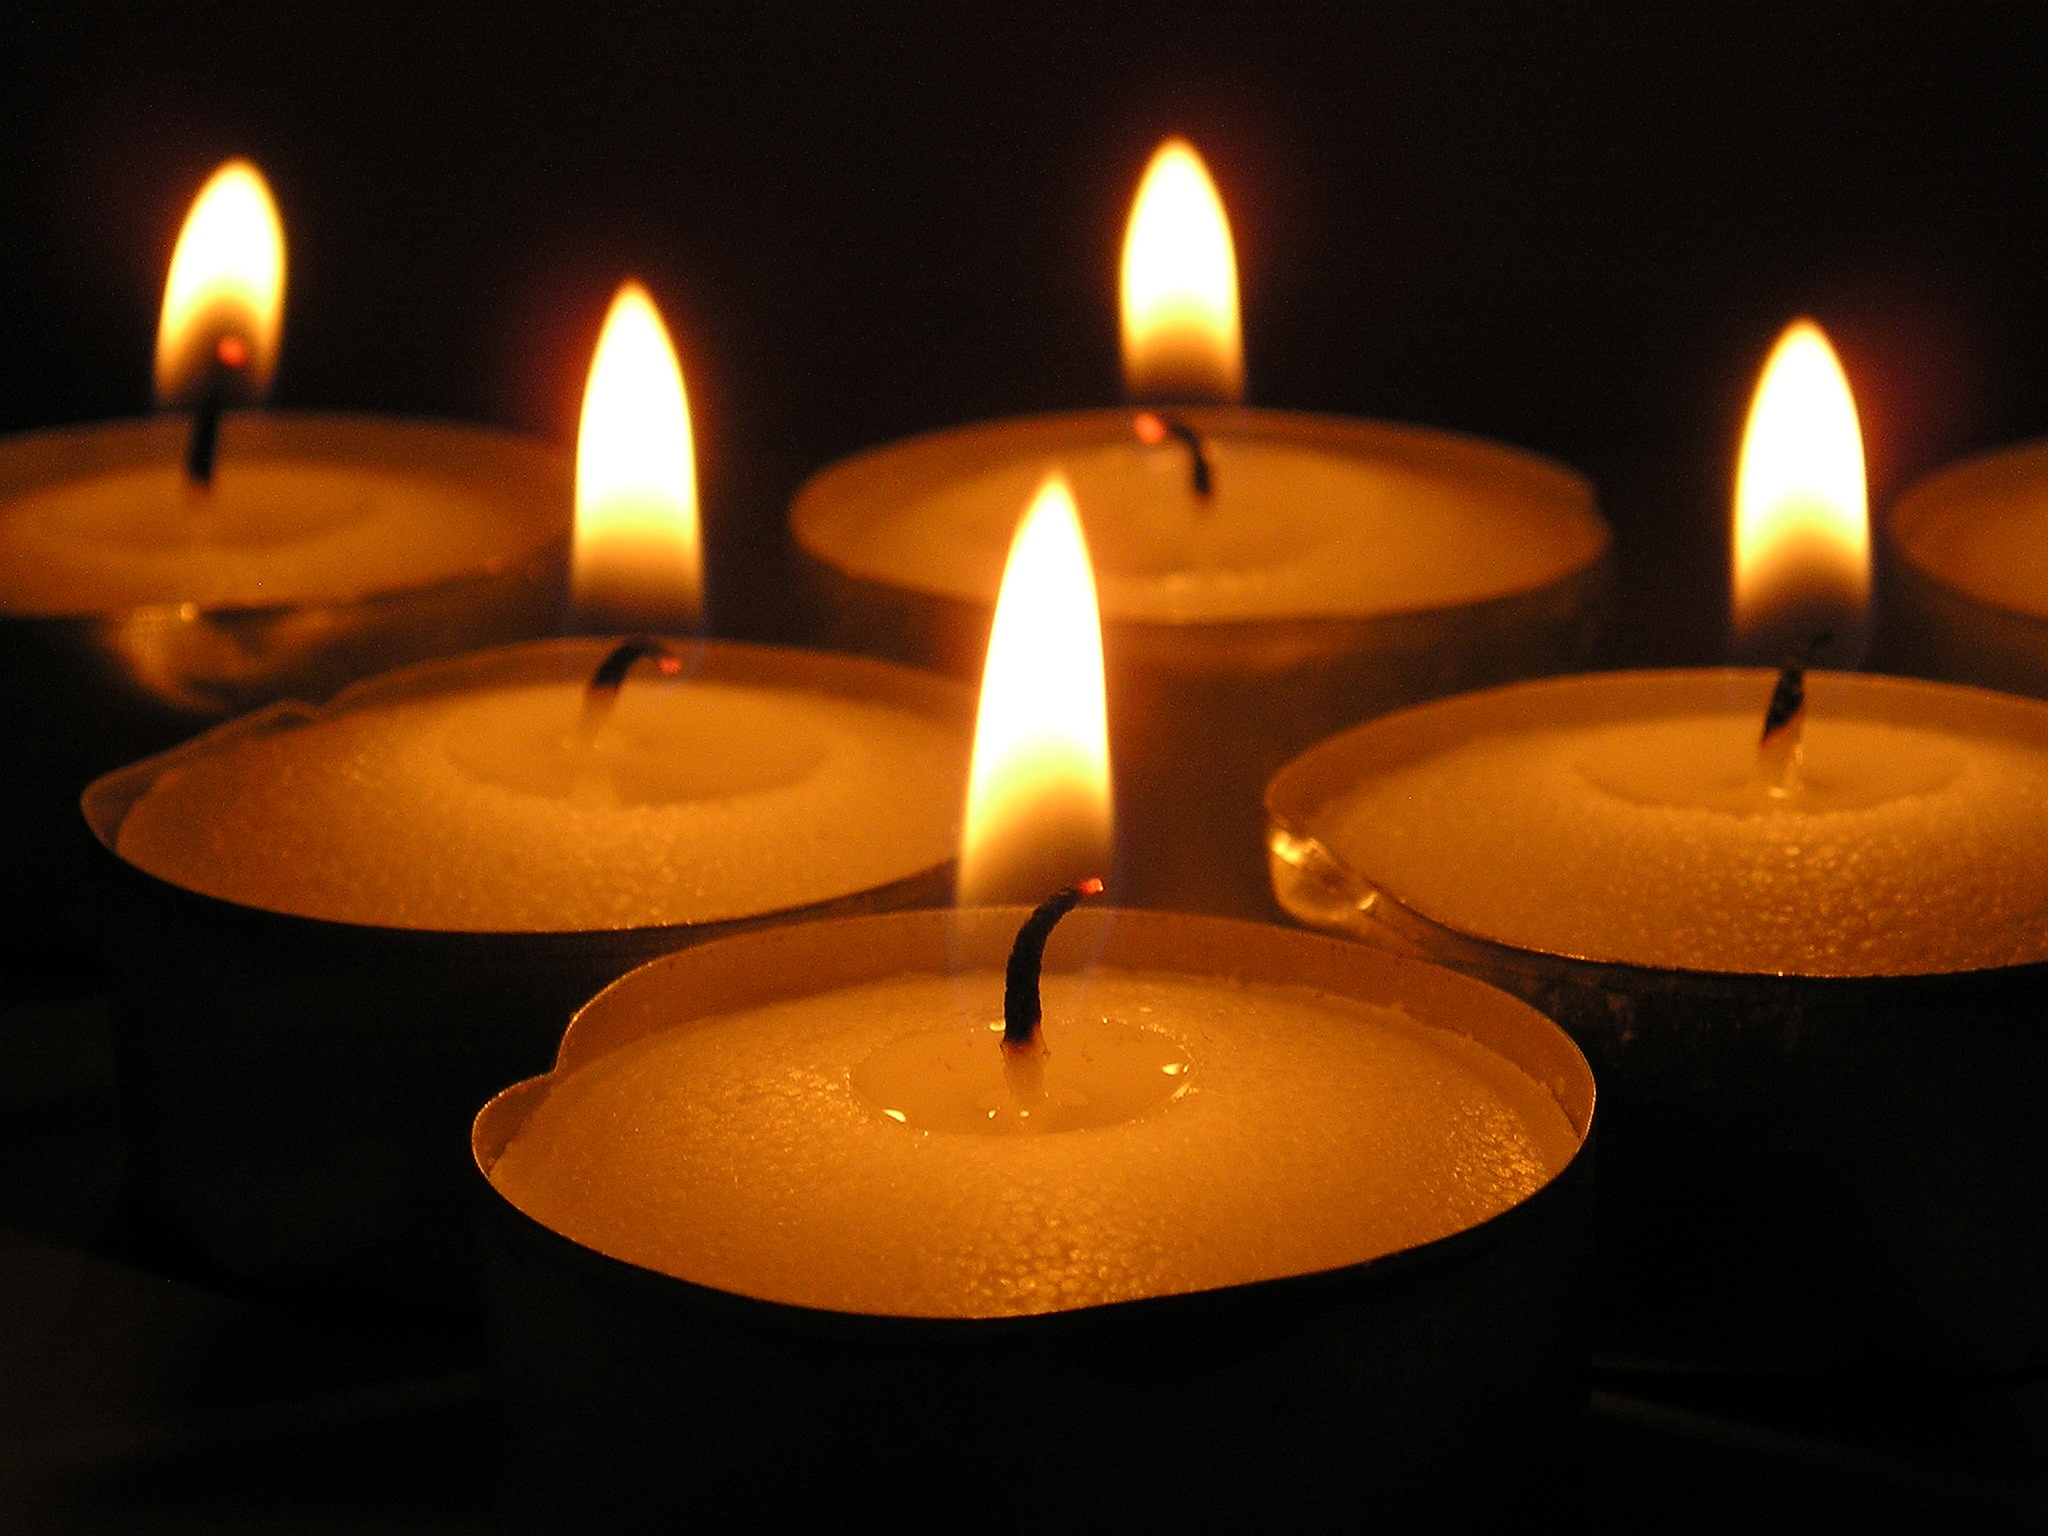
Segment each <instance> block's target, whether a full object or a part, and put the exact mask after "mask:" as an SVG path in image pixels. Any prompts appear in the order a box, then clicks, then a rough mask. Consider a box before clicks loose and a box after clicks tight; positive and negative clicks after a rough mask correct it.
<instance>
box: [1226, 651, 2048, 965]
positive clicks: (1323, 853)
mask: <svg viewBox="0 0 2048 1536" xmlns="http://www.w3.org/2000/svg"><path fill="white" fill-rule="evenodd" d="M1777 675H1778V674H1777V671H1776V669H1774V668H1770V667H1734V666H1727V667H1658V668H1637V669H1632V670H1627V671H1614V672H1582V673H1572V674H1567V675H1565V676H1562V677H1543V678H1531V679H1527V680H1524V681H1520V682H1513V683H1506V684H1502V685H1499V686H1497V687H1492V688H1482V689H1475V690H1473V691H1471V692H1469V693H1460V694H1454V695H1452V696H1450V697H1448V698H1442V699H1432V700H1429V701H1427V702H1425V703H1421V704H1413V705H1409V706H1407V707H1406V708H1403V709H1399V710H1394V711H1391V712H1389V713H1388V714H1385V715H1380V716H1376V717H1375V718H1373V719H1371V720H1366V721H1362V722H1361V723H1359V724H1357V725H1354V726H1351V727H1349V728H1348V729H1346V730H1343V731H1339V732H1337V733H1336V734H1335V735H1332V736H1329V737H1326V738H1325V739H1324V740H1322V741H1320V742H1318V743H1317V744H1316V745H1314V746H1313V747H1310V748H1309V749H1308V750H1307V751H1305V752H1303V753H1301V754H1300V755H1298V756H1297V757H1295V758H1294V759H1292V760H1291V761H1290V762H1288V763H1287V764H1285V765H1284V766H1283V767H1282V768H1281V769H1280V771H1279V772H1278V773H1276V774H1275V775H1274V776H1273V777H1272V779H1271V780H1269V781H1268V783H1267V786H1266V792H1265V796H1264V810H1265V819H1266V827H1267V855H1268V861H1269V867H1270V866H1277V865H1278V864H1280V863H1283V862H1284V863H1287V864H1289V865H1291V866H1293V867H1295V868H1301V867H1303V866H1304V865H1305V864H1314V865H1316V866H1318V868H1319V869H1320V870H1321V871H1322V873H1321V875H1320V877H1319V878H1321V879H1322V880H1323V881H1324V882H1325V883H1327V884H1329V886H1330V888H1331V890H1332V892H1333V894H1336V893H1338V892H1340V891H1341V892H1342V894H1343V898H1344V899H1345V900H1346V901H1347V902H1349V903H1351V904H1352V905H1355V906H1356V907H1357V908H1358V910H1359V913H1360V917H1361V920H1363V918H1364V914H1365V912H1366V911H1367V909H1368V908H1369V909H1370V910H1371V912H1372V913H1373V921H1374V922H1375V923H1379V924H1384V925H1385V926H1386V927H1387V928H1390V929H1392V930H1393V931H1394V932H1395V933H1397V934H1399V933H1403V932H1404V931H1405V932H1406V933H1408V934H1413V935H1420V936H1424V937H1425V938H1426V940H1427V941H1428V942H1433V943H1437V944H1444V945H1448V946H1450V947H1451V948H1452V949H1453V950H1454V951H1456V952H1461V953H1466V954H1474V955H1477V956H1480V957H1483V958H1484V959H1485V960H1486V961H1488V962H1489V963H1490V964H1492V965H1493V966H1495V967H1497V968H1502V969H1508V970H1528V969H1530V968H1531V967H1558V966H1563V967H1567V968H1570V969H1571V970H1572V971H1574V972H1576V973H1579V974H1581V975H1582V976H1583V977H1584V978H1585V980H1586V982H1587V983H1589V984H1593V985H1599V984H1600V983H1599V982H1598V981H1597V978H1598V977H1599V976H1601V975H1608V976H1611V977H1613V978H1615V986H1616V987H1617V988H1619V989H1622V990H1628V989H1631V988H1635V987H1639V986H1640V984H1641V982H1642V981H1643V980H1646V979H1651V978H1665V977H1668V978H1674V979H1677V980H1679V981H1681V982H1682V983H1684V984H1685V985H1686V986H1688V987H1689V988H1691V989H1693V990H1695V991H1714V990H1722V991H1727V992H1730V993H1735V994H1747V993H1749V992H1752V991H1754V990H1755V989H1756V988H1757V987H1759V986H1771V987H1784V986H1792V987H1797V988H1800V989H1808V990H1811V991H1813V992H1815V993H1848V992H1850V991H1864V990H1869V989H1876V990H1883V991H1886V992H1895V993H1897V994H1900V995H1902V996H1910V994H1911V993H1912V992H1913V991H1914V990H1916V989H1921V988H1937V989H1946V988H1951V987H1955V986H1959V985H1970V984H1972V983H1980V984H1984V985H1999V986H2003V985H2007V984H2010V983H2012V982H2015V981H2024V980H2025V979H2026V978H2029V977H2037V976H2042V975H2048V958H2043V959H2039V960H2027V961H2018V962H2014V963H2012V964H2007V965H1984V966H1959V967H1953V968H1949V969H1939V970H1926V971H1848V970H1824V969H1818V968H1808V969H1796V968H1795V969H1788V970H1761V969H1751V970H1736V969H1724V968H1717V967H1712V966H1683V965H1659V964H1653V963H1648V962H1644V961H1640V960H1629V959H1622V958H1615V957H1610V956H1603V955H1599V954H1592V953H1576V952H1573V951H1570V950H1565V949H1557V948H1550V947H1546V946H1543V945H1537V944H1526V943H1522V942H1519V941H1515V940H1509V939H1501V938H1496V937H1494V936H1492V935H1490V934H1486V933H1481V932H1478V931H1474V930H1468V929H1465V928H1462V927H1459V926H1457V925H1455V924H1454V923H1451V922H1449V921H1446V920H1444V919H1441V918H1438V917H1436V916H1435V915H1433V914H1431V913H1430V912H1428V911H1427V910H1425V908H1424V907H1423V905H1422V904H1421V903H1419V902H1412V901H1410V900H1409V899H1408V898H1407V897H1405V896H1403V895H1402V894H1401V893H1400V892H1399V891H1397V890H1394V889H1392V888H1391V887H1389V886H1388V885H1385V884H1383V883H1381V882H1380V881H1378V880H1376V879H1374V878H1373V877H1371V876H1370V875H1368V874H1367V873H1365V872H1364V871H1361V870H1358V869H1355V868H1353V867H1352V865H1351V864H1350V863H1348V862H1347V861H1346V860H1344V859H1343V858H1341V857H1340V856H1339V855H1337V854H1336V853H1335V852H1334V851H1333V850H1331V849H1330V848H1329V847H1328V845H1327V844H1325V843H1324V842H1323V841H1322V840H1321V839H1320V838H1319V837H1317V836H1316V835H1315V833H1314V832H1313V831H1312V830H1311V828H1310V823H1311V821H1312V820H1313V819H1314V818H1315V817H1316V816H1317V815H1318V814H1319V813H1320V812H1321V811H1322V810H1323V809H1324V808H1325V807H1327V806H1328V805H1329V804H1330V803H1331V801H1332V799H1333V798H1334V796H1333V795H1331V794H1327V793H1325V794H1320V795H1317V796H1316V797H1315V798H1314V799H1313V801H1312V802H1311V795H1310V790H1311V785H1312V784H1314V783H1315V781H1316V780H1318V778H1319V777H1321V776H1326V775H1328V774H1329V772H1330V771H1331V768H1332V766H1333V765H1336V764H1339V763H1345V764H1350V763H1353V762H1355V760H1356V758H1357V756H1358V754H1359V752H1360V748H1361V745H1362V744H1363V743H1365V742H1366V741H1367V740H1368V739H1369V738H1370V737H1372V736H1374V735H1383V734H1386V733H1389V732H1391V731H1394V730H1398V729H1401V728H1402V727H1403V726H1406V725H1409V724H1411V723H1412V722H1414V721H1415V720H1417V719H1418V718H1421V717H1424V716H1427V715H1432V714H1433V715H1435V716H1436V717H1438V718H1439V719H1441V718H1444V717H1450V716H1455V715H1457V714H1459V713H1461V712H1466V711H1473V710H1479V709H1483V708H1484V707H1485V705H1486V702H1487V701H1489V700H1493V699H1497V698H1501V697H1504V696H1508V695H1518V696H1520V697H1522V698H1525V699H1526V698H1532V697H1535V696H1538V695H1540V694H1543V693H1552V694H1561V693H1564V692H1567V691H1569V690H1577V689H1583V688H1584V687H1586V686H1587V685H1588V684H1589V683H1595V682H1597V683H1598V684H1599V685H1600V686H1602V687H1603V688H1614V689H1621V688H1625V687H1628V686H1630V685H1634V686H1638V687H1640V686H1642V685H1645V684H1653V683H1658V682H1663V683H1669V684H1677V683H1683V684H1687V685H1689V686H1692V687H1695V688H1705V687H1706V686H1708V685H1718V686H1723V687H1733V686H1735V685H1737V684H1740V685H1743V686H1745V687H1746V688H1748V689H1750V690H1751V691H1757V697H1758V699H1759V700H1762V699H1763V698H1764V697H1766V696H1767V695H1768V693H1769V690H1770V688H1771V686H1772V684H1773V681H1774V679H1775V678H1776V677H1777ZM1807 682H1808V685H1809V687H1813V688H1818V689H1819V690H1820V693H1821V695H1822V699H1823V700H1824V701H1825V700H1826V698H1827V696H1828V695H1829V694H1830V693H1833V692H1836V691H1837V690H1842V689H1848V690H1852V691H1866V692H1877V691H1882V690H1890V689H1913V690H1927V691H1929V692H1931V693H1933V694H1934V695H1935V696H1937V697H1943V698H1946V699H1948V700H1950V701H1951V702H1954V703H1956V704H1959V705H1971V704H1974V705H1975V707H1977V708H1980V709H1994V710H2004V711H2006V712H2008V713H2012V714H2026V713H2035V714H2038V715H2039V717H2040V722H2041V724H2042V725H2043V726H2044V728H2048V703H2044V702H2042V701H2040V700H2035V699H2030V698H2026V697H2023V696H2020V695H2016V694H2007V693H2001V692H1998V691H1996V690H1994V689H1989V688H1981V687H1977V686H1974V685H1971V684H1966V683H1954V682H1942V681H1935V680H1932V679H1927V678H1919V677H1904V676H1897V675H1894V674H1890V673H1874V672H1838V671H1831V670H1827V669H1822V668H1815V669H1812V670H1810V671H1809V672H1808V673H1807ZM1758 690H1760V691H1758ZM1818 707H1820V708H1825V707H1826V704H1825V702H1823V703H1822V704H1821V705H1820V706H1818ZM1759 718H1761V716H1760V715H1759ZM1446 739H1447V740H1449V739H1451V738H1446ZM1456 739H1464V738H1462V737H1460V738H1456ZM2043 745H2044V746H2048V737H2044V738H2043ZM1400 760H1401V761H1407V760H1410V759H1407V758H1403V759H1400ZM1283 850H1284V851H1283ZM1275 899H1276V900H1278V899H1279V898H1278V892H1277V887H1276V891H1275ZM1289 915H1290V917H1292V918H1293V919H1294V920H1295V921H1297V922H1300V923H1303V924H1304V925H1305V926H1308V927H1310V928H1312V929H1313V930H1314V931H1317V932H1331V933H1346V934H1348V935H1349V936H1350V937H1351V938H1352V939H1354V940H1356V939H1359V938H1361V937H1364V934H1363V933H1362V932H1361V931H1357V930H1352V929H1348V928H1342V927H1333V926H1329V925H1325V924H1323V923H1320V922H1314V921H1313V920H1311V919H1308V918H1304V917H1300V916H1298V915H1296V914H1294V913H1293V912H1292V911H1291V909H1290V911H1289Z"/></svg>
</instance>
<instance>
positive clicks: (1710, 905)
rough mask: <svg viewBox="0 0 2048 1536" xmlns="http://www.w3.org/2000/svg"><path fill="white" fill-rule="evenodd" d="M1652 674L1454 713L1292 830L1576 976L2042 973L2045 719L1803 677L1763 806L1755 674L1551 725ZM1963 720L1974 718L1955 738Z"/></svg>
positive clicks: (2047, 816) (1378, 882)
mask: <svg viewBox="0 0 2048 1536" xmlns="http://www.w3.org/2000/svg"><path fill="white" fill-rule="evenodd" d="M1670 676H1672V677H1674V678H1681V679H1682V678H1684V677H1686V676H1687V674H1671V675H1670ZM1692 676H1693V677H1696V678H1697V677H1702V676H1705V675H1704V674H1692ZM1724 676H1727V677H1740V676H1741V674H1725V675H1724ZM1656 678H1657V674H1637V675H1634V676H1619V677H1612V678H1605V679H1603V678H1584V679H1572V680H1567V681H1565V682H1561V683H1556V684H1550V685H1539V686H1541V687H1543V688H1544V689H1545V690H1546V691H1544V692H1543V693H1541V694H1537V693H1535V692H1533V691H1531V690H1521V689H1517V690H1501V691H1499V692H1498V693H1496V694H1493V695H1475V696H1472V697H1471V698H1469V699H1467V700H1462V701H1458V703H1459V705H1460V706H1461V707H1460V710H1459V713H1458V716H1457V718H1458V720H1459V722H1460V724H1459V726H1458V727H1457V728H1456V729H1455V730H1446V731H1438V732H1435V739H1434V740H1433V741H1432V742H1431V744H1430V746H1429V747H1428V748H1427V750H1422V751H1415V752H1412V753H1409V752H1396V753H1394V754H1392V755H1393V756H1394V757H1397V758H1399V759H1401V760H1398V761H1391V762H1386V763H1382V764H1378V765H1375V766H1374V767H1373V768H1371V769H1370V770H1369V771H1367V772H1365V773H1363V775H1362V776H1361V777H1360V778H1359V780H1358V782H1357V783H1356V785H1355V787H1354V788H1352V789H1351V790H1350V791H1349V792H1348V793H1346V794H1344V795H1342V796H1340V797H1336V798H1334V799H1333V800H1332V801H1331V803H1330V804H1329V805H1328V806H1327V807H1326V808H1325V809H1324V810H1323V811H1322V812H1320V813H1319V814H1317V815H1316V816H1314V817H1313V818H1311V820H1310V823H1309V829H1310V831H1311V832H1312V833H1313V834H1314V835H1315V836H1316V837H1317V838H1318V839H1319V840H1320V841H1321V842H1322V843H1323V844H1324V845H1325V846H1326V847H1327V848H1328V849H1329V850H1330V852H1331V853H1332V854H1334V855H1335V856H1336V858H1337V859H1338V860H1339V861H1340V862H1341V863H1342V864H1343V865H1344V866H1346V867H1347V868H1349V869H1352V870H1355V871H1357V872H1358V873H1359V875H1360V876H1362V877H1363V878H1364V879H1365V880H1366V881H1368V882H1370V883H1371V884H1372V885H1374V886H1376V887H1378V888H1379V889H1381V890H1384V891H1386V892H1387V893H1389V894H1390V895H1392V896H1394V897H1395V898H1396V899H1397V900H1398V901H1400V902H1401V903H1402V904H1403V905H1405V906H1407V907H1409V908H1411V909H1413V910H1414V911H1416V912H1419V913H1420V914H1422V915H1423V916H1425V917H1427V918H1429V919H1431V920H1433V921H1435V922H1437V923H1440V924H1442V925H1444V926H1447V927H1450V928H1453V929H1455V930H1457V931H1459V932H1461V933H1466V934H1471V935H1474V936H1476V937H1480V938H1485V939H1491V940H1494V941H1497V942H1500V943H1506V944H1512V945H1516V946H1519V947H1522V948H1527V949H1535V950H1541V951H1546V952H1550V953H1556V954H1564V955H1571V956H1576V957H1579V958H1583V959H1593V960H1609V961H1622V962H1628V963H1633V964H1638V965H1650V966H1663V967H1679V968H1684V969H1693V970H1710V971H1731V972H1751V973H1758V972H1761V973H1795V974H1805V975H1845V976H1856V975H1898V974H1917V973H1922V972H1935V971H1957V970H1973V969H1978V968H1982V967H1990V966H2000V965H2011V964H2018V963H2023V962H2030V961H2038V960H2042V959H2048V861H2044V860H2043V859H2042V857H2041V849H2042V848H2043V847H2048V729H2044V726H2043V722H2048V712H2040V711H2039V710H2038V707H2037V706H2031V705H2026V704H2024V703H2022V702H2021V701H2017V700H2000V699H1998V698H1997V697H1996V696H1993V695H1982V694H1973V693H1970V692H1967V691H1964V690H1936V689H1935V688H1934V687H1933V685H1921V684H1914V683H1910V682H1906V681H1903V680H1898V679H1886V678H1869V679H1854V678H1850V679H1843V678H1817V677H1816V678H1810V680H1809V689H1808V699H1809V709H1808V718H1807V721H1806V726H1805V745H1804V750H1803V761H1802V764H1801V767H1800V769H1799V773H1798V776H1797V779H1796V781H1795V782H1794V783H1793V784H1792V785H1791V786H1790V787H1789V789H1788V790H1787V791H1786V792H1785V793H1783V794H1778V793H1774V792H1773V791H1772V789H1771V788H1770V786H1768V785H1767V784H1765V783H1764V782H1763V780H1762V779H1761V778H1760V777H1759V775H1758V770H1757V737H1758V732H1759V721H1760V719H1761V714H1762V706H1763V702H1764V700H1765V699H1766V698H1767V697H1768V694H1769V687H1770V682H1769V678H1768V675H1766V674H1760V673H1759V674H1750V675H1749V677H1748V679H1747V680H1746V681H1745V682H1743V683H1742V684H1741V685H1740V686H1739V687H1735V686H1731V687H1730V688H1729V689H1728V690H1727V692H1728V693H1730V694H1731V695H1733V696H1735V697H1740V696H1741V695H1743V694H1752V695H1754V697H1753V700H1751V699H1744V700H1743V701H1742V702H1741V703H1737V702H1735V701H1734V697H1731V699H1730V701H1729V702H1728V703H1726V704H1725V705H1721V706H1719V707H1704V708H1690V709H1686V708H1677V707H1673V706H1672V705H1671V704H1670V703H1669V702H1666V703H1663V704H1660V703H1659V702H1658V701H1657V700H1656V699H1655V698H1652V697H1649V696H1648V695H1647V694H1646V695H1645V697H1644V700H1643V702H1642V704H1641V706H1640V709H1639V711H1631V712H1628V713H1627V714H1626V715H1625V716H1624V717H1623V718H1606V719H1599V720H1591V721H1579V722H1576V723H1575V722H1574V721H1573V718H1572V717H1573V716H1574V715H1578V714H1581V713H1583V712H1585V710H1584V709H1582V707H1581V706H1582V705H1583V706H1585V709H1591V708H1593V706H1594V704H1595V702H1597V701H1602V700H1604V701H1607V702H1606V703H1602V704H1600V706H1599V710H1598V712H1599V713H1602V714H1610V715H1611V714H1613V713H1614V712H1615V709H1614V708H1610V707H1608V705H1609V704H1612V701H1614V700H1619V699H1621V698H1623V696H1624V692H1625V690H1629V689H1639V690H1640V689H1650V690H1654V689H1656V688H1657V687H1658V684H1657V683H1656ZM1666 691H1667V692H1668V691H1669V690H1666ZM1937 693H1938V694H1941V695H1945V696H1946V701H1947V702H1946V703H1944V701H1943V700H1942V699H1939V698H1935V699H1934V702H1933V703H1932V704H1929V703H1928V702H1927V701H1928V700H1929V699H1930V698H1934V696H1935V695H1936V694H1937ZM1489 699H1491V700H1493V701H1494V703H1493V704H1488V703H1487V702H1486V701H1487V700H1489ZM1956 700H1962V701H1963V702H1962V703H1961V704H1957V703H1955V702H1954V701H1956ZM1973 701H1974V702H1973ZM1977 702H1981V703H1982V705H1983V707H1984V708H1985V709H1988V710H1991V711H1994V712H1995V713H1996V714H1997V716H1998V719H1997V720H1996V721H1990V722H1987V723H1986V724H1984V725H1983V727H1982V728H1981V729H1972V728H1971V722H1970V721H1969V720H1968V719H1966V718H1962V717H1963V716H1966V715H1967V714H1968V712H1969V710H1970V709H1972V708H1974V707H1976V703H1977ZM1619 707H1621V706H1615V708H1619ZM1489 708H1491V709H1492V710H1493V713H1494V716H1495V718H1494V720H1493V721H1492V723H1491V728H1489V722H1488V720H1487V711H1488V709H1489ZM1945 711H1946V713H1945ZM1413 714H1414V718H1415V719H1416V720H1417V721H1419V720H1420V718H1421V716H1420V712H1413ZM1546 714H1548V715H1549V716H1550V717H1551V718H1553V719H1555V720H1557V722H1558V723H1557V724H1555V725H1549V724H1545V723H1543V718H1542V717H1543V716H1544V715H1546ZM2036 714H2038V715H2039V717H2040V718H2039V719H2038V720H2036V719H2035V718H2034V716H2035V715H2036ZM2006 716H2012V717H2013V719H2017V720H2020V721H2021V722H2023V725H2022V726H2021V727H2020V728H2015V727H2014V726H2013V725H2012V723H2011V721H2010V720H2007V719H2006V718H2005V717H2006ZM1400 718H1401V717H1391V719H1390V721H1389V722H1382V724H1392V722H1393V721H1397V720H1399V719H1400ZM1442 718H1444V719H1446V720H1448V719H1449V718H1450V717H1449V716H1448V715H1446V716H1443V717H1442ZM2025 722H2031V730H2032V733H2033V737H2034V739H2029V730H2028V729H2027V728H2026V726H2025V724H2024V723H2025ZM1392 728H1393V730H1394V731H1397V732H1398V731H1401V730H1402V729H1403V727H1402V726H1400V725H1393V727H1392ZM1371 729H1372V728H1371V727H1367V728H1365V731H1370V730H1371ZM1359 739H1360V740H1361V741H1363V740H1364V739H1365V732H1364V731H1362V732H1361V733H1359ZM1389 739H1391V737H1390V738H1389ZM1416 739H1419V736H1418V737H1417V738H1416Z"/></svg>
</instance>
